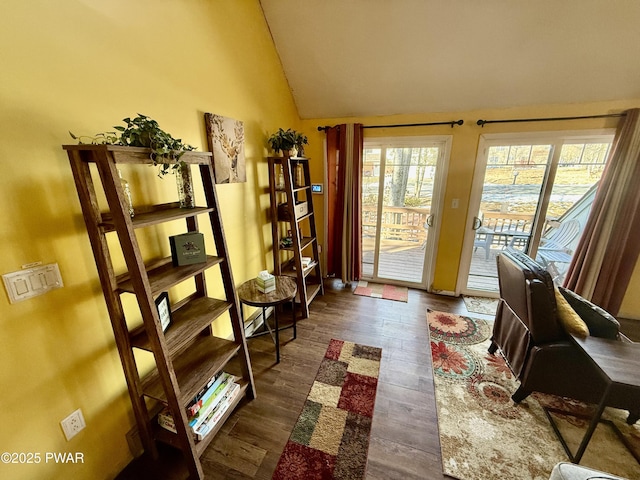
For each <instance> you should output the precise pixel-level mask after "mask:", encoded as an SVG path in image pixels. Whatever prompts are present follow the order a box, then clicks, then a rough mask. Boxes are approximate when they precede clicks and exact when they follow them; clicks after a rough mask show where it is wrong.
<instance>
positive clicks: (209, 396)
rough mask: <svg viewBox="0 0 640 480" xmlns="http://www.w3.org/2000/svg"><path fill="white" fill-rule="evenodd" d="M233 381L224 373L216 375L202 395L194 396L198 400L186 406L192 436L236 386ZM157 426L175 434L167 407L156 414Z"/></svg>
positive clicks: (171, 417) (230, 376)
mask: <svg viewBox="0 0 640 480" xmlns="http://www.w3.org/2000/svg"><path fill="white" fill-rule="evenodd" d="M235 380H236V377H235V376H233V375H231V374H229V373H226V372H220V373H219V374H216V375H215V376H214V377H213V378H212V379H211V381H209V382H208V385H209V387H208V388H207V389H206V391H205V392H204V394H201V392H199V393H198V395H196V397H199V398H198V399H197V400H196V401H195V403H191V404H190V405H188V406H187V416H188V421H189V428H190V430H191V431H192V433H194V435H195V433H196V429H198V428H199V427H200V426H201V425H202V424H203V423H205V421H206V420H207V418H209V417H210V415H211V413H212V412H214V411H216V409H217V408H218V407H219V405H220V404H221V403H222V402H223V401H224V400H225V399H226V398H227V395H228V393H229V391H231V390H232V389H233V388H234V385H237V384H236V383H235ZM238 387H239V385H238ZM191 412H194V413H191ZM158 424H159V425H160V426H161V427H162V428H164V429H166V430H169V431H170V432H173V433H176V425H175V421H174V419H173V415H172V414H171V410H170V409H169V407H165V408H164V409H163V410H162V411H161V412H160V413H159V414H158Z"/></svg>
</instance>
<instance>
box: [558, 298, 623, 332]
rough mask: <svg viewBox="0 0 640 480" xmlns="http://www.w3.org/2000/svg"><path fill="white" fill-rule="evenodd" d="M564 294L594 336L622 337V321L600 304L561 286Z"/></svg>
mask: <svg viewBox="0 0 640 480" xmlns="http://www.w3.org/2000/svg"><path fill="white" fill-rule="evenodd" d="M559 290H560V293H562V296H563V297H564V298H566V299H567V302H569V305H571V308H573V309H574V310H575V311H576V313H577V314H578V315H579V316H580V318H582V320H584V323H586V324H587V327H588V328H589V333H590V334H591V335H592V336H594V337H600V338H608V339H610V340H619V339H620V323H619V322H618V321H617V320H616V319H615V318H614V317H613V315H611V314H610V313H608V312H606V311H605V310H603V309H602V308H600V307H599V306H597V305H595V304H593V303H591V302H590V301H588V300H587V299H585V298H582V297H581V296H580V295H578V294H577V293H575V292H572V291H571V290H567V289H566V288H562V287H559Z"/></svg>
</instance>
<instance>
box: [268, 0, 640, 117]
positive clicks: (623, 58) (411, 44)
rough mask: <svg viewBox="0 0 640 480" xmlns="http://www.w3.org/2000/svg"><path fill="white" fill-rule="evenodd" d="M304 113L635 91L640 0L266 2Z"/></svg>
mask: <svg viewBox="0 0 640 480" xmlns="http://www.w3.org/2000/svg"><path fill="white" fill-rule="evenodd" d="M261 4H262V8H263V11H264V15H265V18H266V20H267V23H268V25H269V28H270V30H271V34H272V36H273V39H274V42H275V45H276V48H277V50H278V53H279V55H280V59H281V61H282V65H283V68H284V71H285V74H286V76H287V79H288V81H289V85H290V87H291V90H292V92H293V96H294V99H295V101H296V104H297V106H298V111H299V113H300V116H301V117H302V118H330V117H347V116H366V115H392V114H403V113H431V112H457V111H469V110H474V109H484V108H506V107H513V106H524V105H541V104H553V103H562V104H564V103H586V102H596V101H608V100H618V99H637V98H640V1H637V0H561V1H558V0H529V1H527V0H261Z"/></svg>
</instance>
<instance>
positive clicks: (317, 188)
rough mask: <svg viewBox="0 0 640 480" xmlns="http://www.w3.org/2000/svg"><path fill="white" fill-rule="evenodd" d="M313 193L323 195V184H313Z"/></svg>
mask: <svg viewBox="0 0 640 480" xmlns="http://www.w3.org/2000/svg"><path fill="white" fill-rule="evenodd" d="M311 193H322V184H321V183H312V184H311Z"/></svg>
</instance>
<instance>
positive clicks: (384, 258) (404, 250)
mask: <svg viewBox="0 0 640 480" xmlns="http://www.w3.org/2000/svg"><path fill="white" fill-rule="evenodd" d="M367 240H369V239H367ZM373 257H374V251H373V239H371V240H370V241H365V242H363V245H362V275H363V277H364V278H372V277H373ZM423 267H424V248H422V243H418V242H409V241H401V240H384V241H383V242H382V245H381V246H380V259H379V261H378V278H379V279H388V280H396V281H400V282H409V283H422V270H423Z"/></svg>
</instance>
